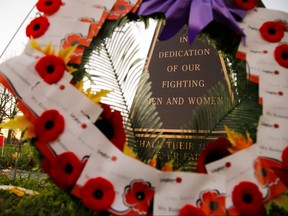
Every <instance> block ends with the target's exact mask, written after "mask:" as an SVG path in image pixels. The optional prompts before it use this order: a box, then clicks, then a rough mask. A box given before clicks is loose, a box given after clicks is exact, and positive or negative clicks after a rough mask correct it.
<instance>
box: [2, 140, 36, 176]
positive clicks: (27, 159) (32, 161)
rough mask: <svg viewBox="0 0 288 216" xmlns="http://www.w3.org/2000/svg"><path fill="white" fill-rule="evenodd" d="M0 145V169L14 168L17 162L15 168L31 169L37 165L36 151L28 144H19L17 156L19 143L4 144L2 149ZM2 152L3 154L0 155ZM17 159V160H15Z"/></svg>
mask: <svg viewBox="0 0 288 216" xmlns="http://www.w3.org/2000/svg"><path fill="white" fill-rule="evenodd" d="M2 148H3V147H0V152H1V156H0V169H14V168H15V165H16V162H17V167H16V168H17V169H20V170H26V171H32V170H33V169H36V168H37V167H39V161H38V153H37V151H36V149H35V148H34V147H32V146H30V145H29V144H24V145H21V147H20V148H21V149H20V155H18V157H16V156H17V152H18V151H19V145H17V144H5V146H4V150H3V151H2ZM2 152H3V155H2ZM17 160H18V161H17Z"/></svg>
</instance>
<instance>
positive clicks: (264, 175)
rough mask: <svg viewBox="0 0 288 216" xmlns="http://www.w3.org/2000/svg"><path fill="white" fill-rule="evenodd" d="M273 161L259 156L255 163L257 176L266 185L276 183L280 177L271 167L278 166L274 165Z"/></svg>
mask: <svg viewBox="0 0 288 216" xmlns="http://www.w3.org/2000/svg"><path fill="white" fill-rule="evenodd" d="M272 162H273V161H272V160H268V159H265V158H263V157H258V158H257V159H256V160H255V161H254V164H253V167H254V172H255V175H256V178H257V180H258V182H259V183H260V184H261V185H262V186H264V187H266V186H269V185H271V184H274V183H275V182H276V181H277V179H278V177H277V176H276V175H275V173H274V171H273V170H272V169H271V167H276V166H275V165H273V164H274V163H273V164H271V163H272ZM277 167H279V166H277Z"/></svg>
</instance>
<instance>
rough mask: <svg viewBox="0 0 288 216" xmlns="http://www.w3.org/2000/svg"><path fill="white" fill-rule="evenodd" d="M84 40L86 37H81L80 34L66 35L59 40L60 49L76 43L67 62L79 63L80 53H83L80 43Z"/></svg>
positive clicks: (84, 41)
mask: <svg viewBox="0 0 288 216" xmlns="http://www.w3.org/2000/svg"><path fill="white" fill-rule="evenodd" d="M86 40H87V38H86V37H82V36H81V35H80V34H71V35H68V36H66V37H65V39H63V40H62V41H61V47H62V49H66V48H68V47H70V46H74V45H78V46H77V47H76V49H75V50H74V52H73V55H72V56H71V57H70V61H69V62H71V63H75V64H80V63H81V61H82V55H83V53H84V50H85V48H84V47H83V46H82V45H80V44H83V43H86Z"/></svg>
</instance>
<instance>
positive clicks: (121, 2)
mask: <svg viewBox="0 0 288 216" xmlns="http://www.w3.org/2000/svg"><path fill="white" fill-rule="evenodd" d="M133 7H134V5H133V4H129V3H128V2H127V1H126V0H117V2H116V3H115V4H114V6H113V8H112V9H111V11H110V14H109V16H108V17H107V19H109V20H117V19H119V17H123V16H125V15H126V14H128V13H129V12H130V11H131V10H132V9H133Z"/></svg>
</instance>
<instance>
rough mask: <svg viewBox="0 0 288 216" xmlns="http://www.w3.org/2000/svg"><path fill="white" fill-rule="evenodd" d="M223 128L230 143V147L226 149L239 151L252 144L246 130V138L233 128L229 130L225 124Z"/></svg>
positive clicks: (233, 151) (232, 151)
mask: <svg viewBox="0 0 288 216" xmlns="http://www.w3.org/2000/svg"><path fill="white" fill-rule="evenodd" d="M225 130H226V133H227V136H228V137H227V139H228V140H229V141H230V143H231V144H232V147H231V148H229V149H228V150H229V151H230V152H231V153H235V152H237V151H240V150H242V149H245V148H248V147H249V146H252V145H253V140H252V139H251V137H250V134H249V133H248V132H247V131H246V138H245V137H244V136H243V135H242V134H239V133H237V132H235V131H233V130H230V129H229V128H228V127H226V126H225Z"/></svg>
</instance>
